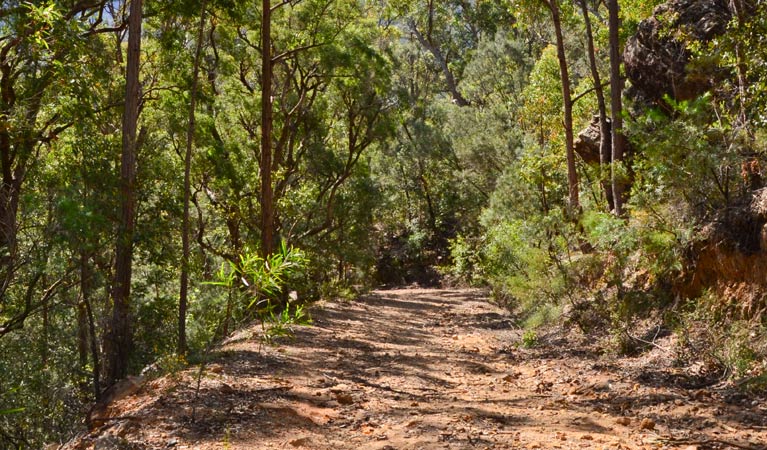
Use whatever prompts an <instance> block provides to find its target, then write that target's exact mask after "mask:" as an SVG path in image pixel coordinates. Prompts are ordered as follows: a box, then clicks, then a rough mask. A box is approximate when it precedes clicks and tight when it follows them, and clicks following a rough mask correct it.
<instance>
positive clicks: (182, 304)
mask: <svg viewBox="0 0 767 450" xmlns="http://www.w3.org/2000/svg"><path fill="white" fill-rule="evenodd" d="M207 3H208V2H207V0H202V5H201V7H200V9H201V10H200V26H199V28H198V30H197V48H196V49H195V53H194V67H193V69H192V88H191V91H190V93H189V123H188V124H187V128H186V154H185V155H184V218H183V224H182V230H181V247H182V250H181V280H180V281H181V286H180V289H179V296H178V350H177V351H178V354H179V355H185V354H186V352H187V343H186V310H187V304H188V301H189V300H188V297H189V253H190V252H189V235H190V234H191V225H190V220H189V203H190V200H191V196H192V188H191V185H192V182H191V177H192V144H193V142H194V131H195V130H194V127H195V117H194V112H195V108H196V107H197V88H198V84H199V75H200V58H201V56H202V40H203V33H204V32H205V7H206V6H207Z"/></svg>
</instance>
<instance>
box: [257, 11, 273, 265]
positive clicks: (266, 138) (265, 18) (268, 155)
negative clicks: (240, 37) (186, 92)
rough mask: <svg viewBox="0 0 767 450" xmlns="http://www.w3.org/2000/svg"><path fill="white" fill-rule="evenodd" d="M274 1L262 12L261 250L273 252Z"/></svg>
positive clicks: (266, 254) (267, 253)
mask: <svg viewBox="0 0 767 450" xmlns="http://www.w3.org/2000/svg"><path fill="white" fill-rule="evenodd" d="M271 7H272V5H271V1H270V0H262V12H261V49H262V55H261V60H262V61H261V161H260V169H261V252H262V254H263V256H264V257H267V256H269V255H271V254H272V253H274V191H273V187H272V27H271V25H272V24H271V22H272V17H271Z"/></svg>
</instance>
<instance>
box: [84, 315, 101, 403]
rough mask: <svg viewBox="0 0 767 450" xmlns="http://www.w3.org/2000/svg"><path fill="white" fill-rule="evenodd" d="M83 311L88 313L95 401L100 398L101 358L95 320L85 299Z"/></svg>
mask: <svg viewBox="0 0 767 450" xmlns="http://www.w3.org/2000/svg"><path fill="white" fill-rule="evenodd" d="M84 303H85V312H86V313H87V314H88V329H89V331H90V338H91V342H90V344H91V358H92V359H93V395H94V398H95V399H96V401H98V400H101V358H100V356H99V343H98V338H97V337H96V320H95V319H94V318H93V308H92V307H91V302H90V301H86V302H84Z"/></svg>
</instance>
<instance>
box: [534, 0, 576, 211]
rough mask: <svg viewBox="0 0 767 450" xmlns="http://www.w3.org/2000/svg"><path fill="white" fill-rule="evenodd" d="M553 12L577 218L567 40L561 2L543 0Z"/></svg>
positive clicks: (570, 188) (570, 196) (569, 176)
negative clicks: (564, 33) (566, 51)
mask: <svg viewBox="0 0 767 450" xmlns="http://www.w3.org/2000/svg"><path fill="white" fill-rule="evenodd" d="M542 1H543V2H544V4H545V5H546V6H547V7H548V8H549V11H550V12H551V21H552V22H553V23H554V33H555V35H556V40H557V59H558V60H559V74H560V77H561V78H562V83H561V84H562V103H563V107H564V116H563V125H564V128H565V153H566V155H567V191H568V199H569V201H568V206H569V209H570V214H573V215H574V216H577V214H578V213H579V212H580V208H581V205H580V198H579V197H580V195H579V192H578V172H577V171H576V167H575V146H574V143H573V141H574V139H573V99H572V95H571V88H570V72H569V69H568V67H567V56H566V55H565V39H564V36H563V35H562V19H561V17H560V10H559V3H558V1H559V0H542Z"/></svg>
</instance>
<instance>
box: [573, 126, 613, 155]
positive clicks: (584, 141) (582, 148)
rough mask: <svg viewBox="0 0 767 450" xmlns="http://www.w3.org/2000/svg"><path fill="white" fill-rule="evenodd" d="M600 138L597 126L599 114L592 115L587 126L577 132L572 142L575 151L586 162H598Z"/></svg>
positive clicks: (600, 134)
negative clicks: (576, 136)
mask: <svg viewBox="0 0 767 450" xmlns="http://www.w3.org/2000/svg"><path fill="white" fill-rule="evenodd" d="M601 140H602V133H601V130H600V128H599V116H594V117H593V118H592V119H591V123H590V124H589V126H588V127H586V128H584V129H583V130H581V132H580V133H578V138H577V139H576V140H575V143H574V149H575V153H577V154H578V156H580V157H581V159H583V161H584V162H586V163H587V164H599V144H600V141H601ZM608 146H609V143H608Z"/></svg>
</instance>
